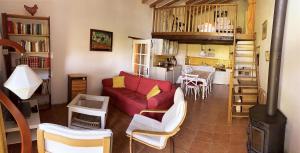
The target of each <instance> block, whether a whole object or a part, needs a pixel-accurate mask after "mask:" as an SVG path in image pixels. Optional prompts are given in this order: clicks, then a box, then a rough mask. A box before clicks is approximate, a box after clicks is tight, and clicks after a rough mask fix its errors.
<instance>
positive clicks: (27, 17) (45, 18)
mask: <svg viewBox="0 0 300 153" xmlns="http://www.w3.org/2000/svg"><path fill="white" fill-rule="evenodd" d="M6 16H7V17H8V18H17V19H29V20H50V17H41V16H27V15H17V14H6Z"/></svg>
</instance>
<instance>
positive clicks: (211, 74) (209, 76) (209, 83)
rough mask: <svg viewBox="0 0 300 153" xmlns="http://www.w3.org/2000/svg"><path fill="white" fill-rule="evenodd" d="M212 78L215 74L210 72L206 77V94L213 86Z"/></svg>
mask: <svg viewBox="0 0 300 153" xmlns="http://www.w3.org/2000/svg"><path fill="white" fill-rule="evenodd" d="M214 76H215V72H214V71H212V72H210V74H209V75H208V81H207V82H208V92H209V93H210V92H211V91H212V85H213V81H214Z"/></svg>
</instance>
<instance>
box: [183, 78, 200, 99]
mask: <svg viewBox="0 0 300 153" xmlns="http://www.w3.org/2000/svg"><path fill="white" fill-rule="evenodd" d="M183 80H184V82H185V96H186V95H187V94H189V93H194V95H195V100H197V95H198V94H200V81H199V75H195V74H184V79H183Z"/></svg>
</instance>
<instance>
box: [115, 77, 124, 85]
mask: <svg viewBox="0 0 300 153" xmlns="http://www.w3.org/2000/svg"><path fill="white" fill-rule="evenodd" d="M124 79H125V77H124V76H116V77H113V88H125V82H124Z"/></svg>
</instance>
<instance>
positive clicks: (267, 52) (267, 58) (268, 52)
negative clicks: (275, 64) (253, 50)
mask: <svg viewBox="0 0 300 153" xmlns="http://www.w3.org/2000/svg"><path fill="white" fill-rule="evenodd" d="M265 57H266V61H270V51H265Z"/></svg>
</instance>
